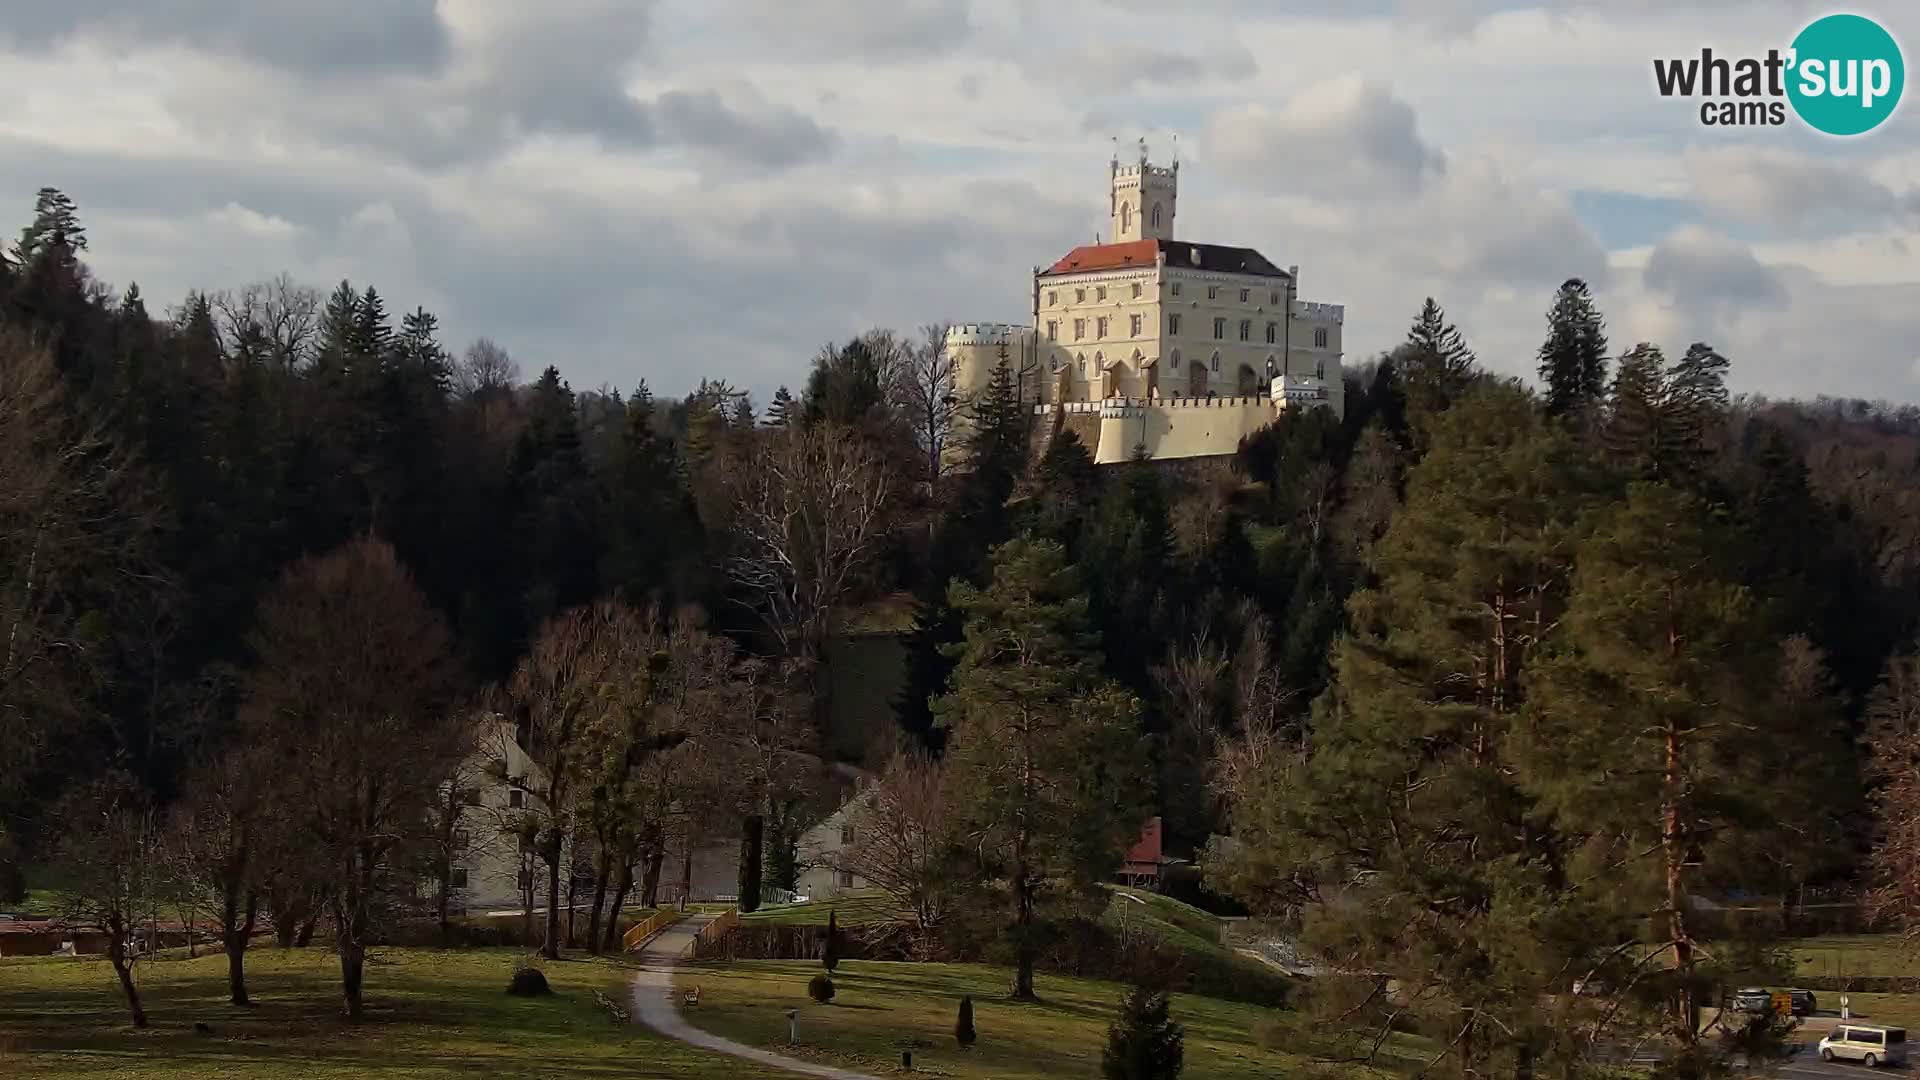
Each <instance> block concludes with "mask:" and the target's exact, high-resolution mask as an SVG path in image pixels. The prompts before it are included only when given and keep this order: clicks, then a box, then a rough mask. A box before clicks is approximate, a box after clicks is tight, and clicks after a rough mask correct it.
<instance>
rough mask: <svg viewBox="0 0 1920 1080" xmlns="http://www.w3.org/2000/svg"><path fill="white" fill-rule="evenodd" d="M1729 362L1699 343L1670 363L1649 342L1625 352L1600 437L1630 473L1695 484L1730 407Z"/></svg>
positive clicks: (1706, 462)
mask: <svg viewBox="0 0 1920 1080" xmlns="http://www.w3.org/2000/svg"><path fill="white" fill-rule="evenodd" d="M1729 366H1730V365H1729V361H1728V360H1727V358H1726V357H1724V356H1722V355H1720V354H1719V353H1718V352H1715V351H1714V349H1713V347H1712V346H1710V345H1705V344H1700V343H1697V342H1696V343H1695V344H1694V345H1692V346H1690V347H1689V348H1688V349H1687V354H1686V356H1684V357H1682V358H1681V359H1680V360H1679V361H1677V362H1675V363H1672V364H1669V363H1668V362H1667V358H1666V354H1664V353H1662V352H1661V351H1660V349H1659V347H1657V346H1655V345H1650V344H1648V343H1646V342H1641V343H1640V344H1638V345H1636V346H1634V347H1633V348H1632V349H1631V350H1629V351H1628V352H1627V354H1626V355H1625V356H1622V357H1621V358H1620V365H1619V368H1618V370H1617V371H1616V372H1615V374H1614V380H1613V389H1612V394H1611V398H1610V400H1609V401H1608V409H1607V419H1606V426H1605V428H1604V429H1603V430H1602V433H1601V442H1602V445H1604V446H1605V447H1606V449H1607V451H1608V452H1609V453H1610V454H1611V455H1612V456H1613V458H1614V460H1615V461H1616V462H1618V463H1619V464H1620V465H1622V466H1623V467H1624V469H1625V471H1626V472H1627V474H1628V475H1630V476H1634V477H1637V478H1640V479H1644V480H1657V481H1662V482H1666V483H1675V484H1680V485H1682V486H1689V487H1697V486H1698V485H1699V483H1700V482H1701V481H1702V479H1703V477H1704V475H1705V473H1706V471H1707V468H1708V466H1709V464H1710V463H1711V460H1712V456H1713V447H1712V441H1713V438H1714V436H1715V434H1716V431H1717V429H1718V427H1719V426H1720V424H1721V423H1722V421H1723V420H1724V418H1725V416H1726V412H1727V405H1728V395H1727V385H1726V377H1727V369H1728V367H1729Z"/></svg>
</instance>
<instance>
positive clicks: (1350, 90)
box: [1203, 79, 1446, 199]
mask: <svg viewBox="0 0 1920 1080" xmlns="http://www.w3.org/2000/svg"><path fill="white" fill-rule="evenodd" d="M1203 145H1204V148H1205V150H1206V156H1207V159H1208V161H1209V162H1210V163H1216V164H1218V165H1219V166H1220V167H1222V168H1223V169H1225V170H1227V171H1229V172H1232V173H1234V174H1236V175H1237V176H1238V177H1239V178H1240V179H1241V180H1243V181H1246V182H1250V183H1253V184H1256V185H1259V186H1262V187H1265V188H1267V189H1270V190H1274V191H1288V192H1295V193H1300V194H1308V195H1321V196H1328V197H1340V198H1343V199H1347V198H1354V197H1364V196H1367V195H1407V194H1410V193H1412V192H1415V191H1418V190H1420V189H1421V188H1422V187H1423V186H1425V185H1426V184H1427V183H1428V182H1429V181H1430V180H1432V179H1433V178H1435V177H1437V176H1439V175H1441V174H1443V173H1444V172H1445V171H1446V156H1445V155H1444V154H1442V153H1441V152H1440V151H1439V150H1438V149H1437V148H1435V147H1434V146H1432V145H1430V144H1429V143H1427V142H1426V141H1425V140H1424V139H1423V138H1421V135H1420V130H1419V123H1418V120H1417V118H1416V116H1415V115H1414V111H1413V107H1412V106H1411V105H1408V104H1407V103H1406V102H1405V101H1402V100H1400V99H1399V98H1396V97H1394V96H1393V95H1392V94H1391V93H1390V92H1389V91H1388V90H1387V89H1386V87H1384V86H1381V85H1380V84H1377V83H1372V82H1362V81H1359V80H1352V79H1345V80H1340V81H1337V82H1333V83H1325V84H1321V85H1320V86H1317V87H1312V88H1309V89H1308V90H1306V91H1303V92H1302V93H1300V94H1298V95H1295V96H1294V97H1293V98H1291V99H1289V100H1288V101H1287V102H1286V104H1285V105H1284V106H1283V107H1281V108H1279V109H1269V108H1267V107H1266V106H1263V105H1252V104H1249V105H1241V106H1237V107H1233V108H1229V109H1225V110H1222V111H1221V112H1218V113H1215V114H1214V116H1213V117H1212V118H1211V119H1210V120H1209V121H1208V123H1207V126H1206V130H1205V132H1204V134H1203Z"/></svg>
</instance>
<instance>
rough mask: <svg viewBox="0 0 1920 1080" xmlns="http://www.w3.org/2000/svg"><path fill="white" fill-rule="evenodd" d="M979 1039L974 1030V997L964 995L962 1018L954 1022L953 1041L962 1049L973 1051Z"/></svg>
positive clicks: (961, 1003) (961, 999)
mask: <svg viewBox="0 0 1920 1080" xmlns="http://www.w3.org/2000/svg"><path fill="white" fill-rule="evenodd" d="M979 1037H980V1036H979V1033H978V1032H976V1031H974V1030H973V995H972V994H962V995H960V1018H959V1019H958V1020H955V1021H954V1022H953V1041H954V1042H956V1043H958V1044H959V1045H960V1049H962V1050H971V1049H973V1044H974V1043H975V1042H976V1041H978V1039H979Z"/></svg>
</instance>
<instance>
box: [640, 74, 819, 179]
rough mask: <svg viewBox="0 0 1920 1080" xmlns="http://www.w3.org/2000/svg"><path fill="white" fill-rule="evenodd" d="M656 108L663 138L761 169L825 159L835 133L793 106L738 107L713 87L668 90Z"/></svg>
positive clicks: (656, 120) (654, 104)
mask: <svg viewBox="0 0 1920 1080" xmlns="http://www.w3.org/2000/svg"><path fill="white" fill-rule="evenodd" d="M652 111H653V117H654V121H655V127H656V128H657V129H658V131H659V134H660V136H661V138H663V139H665V140H667V141H671V142H676V143H679V144H681V145H684V146H689V147H694V148H696V149H699V150H704V151H709V152H713V153H716V154H719V155H720V156H722V157H723V158H725V159H728V160H731V161H737V162H741V163H745V164H751V165H758V166H760V167H762V168H769V169H778V168H785V167H788V166H792V165H798V164H801V163H803V162H807V161H813V160H817V159H819V158H823V157H825V156H827V154H828V153H829V152H830V151H831V150H832V148H833V143H834V135H833V133H832V132H831V131H828V130H826V129H825V128H822V127H821V126H820V125H819V124H817V123H815V122H814V121H813V119H812V118H810V117H807V116H804V115H802V114H800V113H797V112H795V111H793V110H792V109H789V108H786V107H784V106H778V107H767V108H760V109H755V110H753V111H746V110H741V109H734V108H731V107H729V106H728V104H727V103H726V102H725V101H723V100H721V97H720V95H719V94H717V93H714V92H713V91H711V90H704V91H697V92H689V91H683V90H675V91H670V92H668V93H665V94H662V95H660V97H659V98H658V99H657V100H656V101H655V102H654V103H653V110H652Z"/></svg>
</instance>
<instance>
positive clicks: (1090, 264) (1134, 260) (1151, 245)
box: [1041, 240, 1287, 278]
mask: <svg viewBox="0 0 1920 1080" xmlns="http://www.w3.org/2000/svg"><path fill="white" fill-rule="evenodd" d="M1162 254H1164V255H1165V256H1166V263H1167V265H1168V266H1179V267H1185V268H1187V269H1189V270H1220V271H1224V272H1226V273H1229V274H1253V275H1255V276H1258V277H1280V278H1283V277H1286V276H1287V272H1286V271H1285V270H1282V269H1280V268H1279V267H1277V266H1275V265H1273V263H1271V262H1269V261H1268V260H1267V257H1266V256H1264V255H1262V254H1260V253H1259V252H1257V251H1255V250H1253V249H1252V248H1244V247H1228V246H1227V245H1225V244H1194V243H1189V242H1187V241H1185V240H1129V241H1128V242H1126V243H1124V244H1082V245H1081V246H1079V247H1077V248H1074V249H1073V250H1072V251H1069V252H1067V254H1066V255H1065V256H1064V257H1062V258H1061V259H1060V261H1058V262H1056V263H1054V264H1053V265H1052V266H1049V267H1047V268H1046V269H1045V270H1043V271H1041V274H1042V276H1048V275H1053V274H1084V273H1087V272H1089V271H1093V270H1125V269H1128V268H1130V267H1135V266H1152V265H1153V264H1154V263H1155V261H1156V259H1155V256H1156V255H1162Z"/></svg>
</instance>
